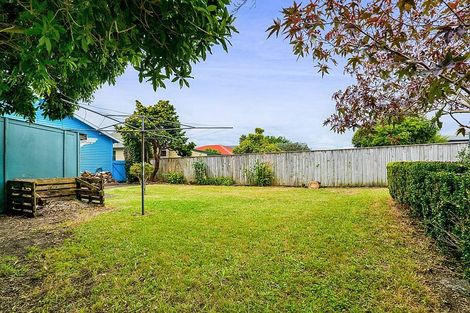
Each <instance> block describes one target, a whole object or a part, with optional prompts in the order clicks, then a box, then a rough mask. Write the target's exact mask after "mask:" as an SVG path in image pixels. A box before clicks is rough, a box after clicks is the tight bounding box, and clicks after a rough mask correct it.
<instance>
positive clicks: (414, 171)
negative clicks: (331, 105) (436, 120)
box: [387, 162, 470, 278]
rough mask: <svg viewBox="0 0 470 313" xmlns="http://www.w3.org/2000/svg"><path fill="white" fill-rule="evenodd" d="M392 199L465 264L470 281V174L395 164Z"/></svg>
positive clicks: (463, 169) (456, 167)
mask: <svg viewBox="0 0 470 313" xmlns="http://www.w3.org/2000/svg"><path fill="white" fill-rule="evenodd" d="M387 175H388V186H389V190H390V194H391V196H392V197H393V198H394V200H395V201H396V202H398V203H400V204H403V205H406V206H408V207H409V208H410V209H411V212H412V214H413V215H414V216H416V217H419V218H420V219H421V220H422V221H423V225H424V227H425V229H426V232H427V233H428V234H429V235H430V236H431V237H432V238H434V239H435V240H436V241H437V243H438V244H439V246H440V247H441V248H443V249H444V251H446V252H448V253H452V254H454V255H455V256H457V258H460V259H461V260H462V262H463V265H464V268H465V271H466V275H467V277H469V278H470V171H469V167H468V166H466V165H462V164H459V163H450V162H393V163H389V164H388V166H387Z"/></svg>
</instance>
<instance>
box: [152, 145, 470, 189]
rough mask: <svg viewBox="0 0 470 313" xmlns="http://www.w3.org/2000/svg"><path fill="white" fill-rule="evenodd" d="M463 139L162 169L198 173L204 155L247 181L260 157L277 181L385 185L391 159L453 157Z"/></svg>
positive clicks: (183, 163) (220, 170)
mask: <svg viewBox="0 0 470 313" xmlns="http://www.w3.org/2000/svg"><path fill="white" fill-rule="evenodd" d="M466 146H467V144H465V143H446V144H426V145H409V146H390V147H374V148H355V149H354V148H351V149H335V150H317V151H310V152H283V153H266V154H244V155H231V156H204V157H189V158H171V159H162V160H161V161H160V171H159V173H160V175H161V174H164V173H168V172H183V173H184V176H185V177H186V179H188V180H190V181H191V180H193V179H194V171H193V164H194V162H196V161H203V162H205V163H206V164H207V170H208V175H209V176H211V177H221V176H226V177H232V178H233V179H234V180H235V182H236V183H237V184H241V185H244V184H246V183H247V182H246V177H245V171H246V170H247V169H248V168H250V167H251V166H253V164H255V162H256V161H257V160H259V161H261V162H268V163H270V164H271V166H272V168H273V170H274V176H275V177H274V184H275V185H280V186H303V185H306V184H308V182H310V181H312V180H317V181H320V182H321V184H322V186H327V187H329V186H330V187H334V186H386V185H387V170H386V167H387V163H389V162H393V161H428V160H429V161H455V159H456V157H457V153H458V152H459V151H460V150H462V149H463V148H465V147H466Z"/></svg>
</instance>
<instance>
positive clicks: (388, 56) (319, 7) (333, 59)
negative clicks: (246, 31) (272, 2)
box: [268, 0, 470, 132]
mask: <svg viewBox="0 0 470 313" xmlns="http://www.w3.org/2000/svg"><path fill="white" fill-rule="evenodd" d="M468 8H469V4H468V1H463V0H455V1H454V0H451V1H449V0H387V1H383V0H370V1H358V0H310V1H305V2H303V3H302V4H300V3H297V2H294V3H293V4H292V5H291V6H289V7H287V8H285V9H283V10H282V18H281V19H277V20H275V21H274V23H273V25H272V26H271V27H270V28H268V32H269V35H272V34H278V35H279V34H283V35H285V37H286V38H287V39H288V40H289V41H290V44H291V45H292V48H293V52H294V54H296V55H298V56H300V57H303V56H306V55H311V56H312V57H313V59H314V60H315V65H316V67H317V68H318V71H319V72H320V73H321V74H322V75H324V74H328V72H329V70H330V67H331V66H335V65H337V63H338V61H340V60H344V59H345V60H346V64H345V66H344V69H345V72H346V73H349V74H351V75H352V76H354V77H355V79H356V83H355V84H354V85H351V86H349V87H347V88H346V89H345V90H341V91H338V92H337V93H335V94H334V95H333V99H334V100H335V102H336V113H335V114H333V115H332V116H331V117H330V118H328V119H327V120H326V121H325V124H326V125H329V126H331V127H332V129H333V130H335V131H337V132H343V131H345V130H346V129H348V128H354V127H360V126H363V127H369V126H371V125H373V124H375V122H376V121H379V120H384V119H388V118H392V117H393V118H402V117H403V116H408V115H410V116H413V115H421V114H424V113H428V112H437V117H440V116H441V115H442V114H450V115H451V116H452V117H454V118H455V120H456V121H457V122H458V123H459V127H460V129H459V131H460V132H465V129H466V128H468V127H469V125H466V124H462V122H460V121H459V119H458V118H457V117H456V116H455V114H456V113H457V112H462V111H469V110H470V98H469V97H470V70H469V69H470V64H469V56H470V50H469V49H470V48H469V47H470V36H469V35H470V34H469V32H470V14H469V9H468Z"/></svg>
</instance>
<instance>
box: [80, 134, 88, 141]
mask: <svg viewBox="0 0 470 313" xmlns="http://www.w3.org/2000/svg"><path fill="white" fill-rule="evenodd" d="M87 139H88V135H87V134H80V140H87Z"/></svg>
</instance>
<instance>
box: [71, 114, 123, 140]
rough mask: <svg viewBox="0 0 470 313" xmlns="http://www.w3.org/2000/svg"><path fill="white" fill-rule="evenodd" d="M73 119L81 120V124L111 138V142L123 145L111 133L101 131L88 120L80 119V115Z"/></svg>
mask: <svg viewBox="0 0 470 313" xmlns="http://www.w3.org/2000/svg"><path fill="white" fill-rule="evenodd" d="M73 118H75V119H77V120H79V121H80V122H82V123H83V124H85V125H88V126H90V127H91V128H93V129H94V130H96V131H98V132H100V133H102V134H103V135H105V136H107V137H109V138H110V139H111V140H113V141H114V142H115V143H121V142H122V140H121V139H119V138H117V136H113V135H111V134H110V133H109V132H106V131H102V130H100V128H99V127H98V126H96V125H95V124H93V123H92V122H90V121H87V120H86V119H84V118H82V117H80V116H78V115H76V114H74V115H73Z"/></svg>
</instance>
